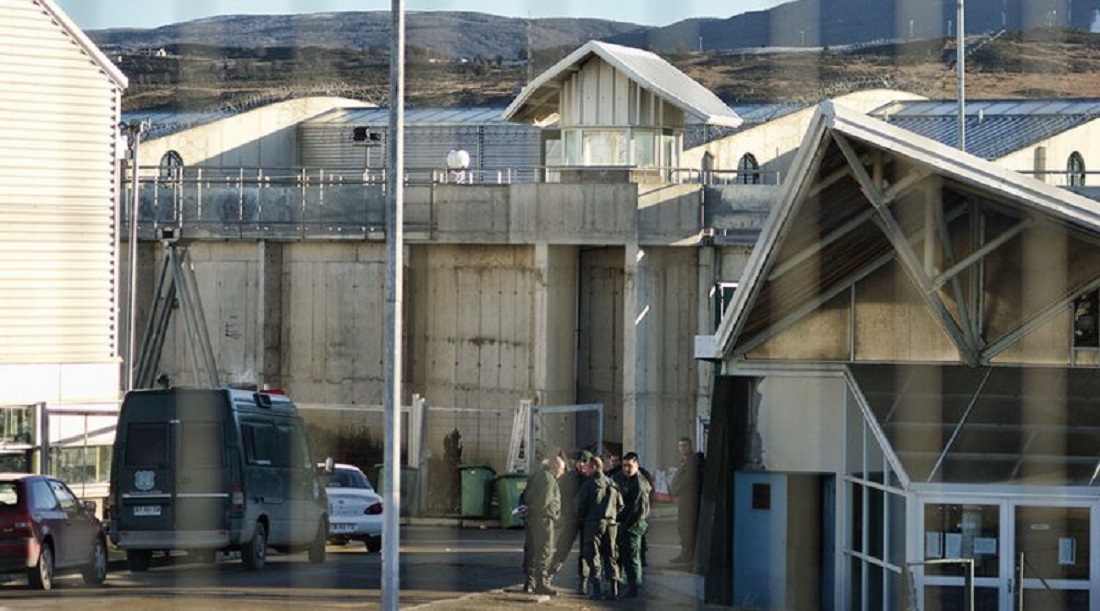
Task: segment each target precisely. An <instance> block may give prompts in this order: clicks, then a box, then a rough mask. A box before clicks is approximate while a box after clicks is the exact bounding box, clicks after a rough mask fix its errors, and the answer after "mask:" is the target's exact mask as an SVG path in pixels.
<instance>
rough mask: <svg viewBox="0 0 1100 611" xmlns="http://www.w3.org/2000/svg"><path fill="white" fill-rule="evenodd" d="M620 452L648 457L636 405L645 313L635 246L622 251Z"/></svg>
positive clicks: (639, 251)
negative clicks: (621, 406) (632, 451)
mask: <svg viewBox="0 0 1100 611" xmlns="http://www.w3.org/2000/svg"><path fill="white" fill-rule="evenodd" d="M623 255H624V256H623V339H622V342H623V346H622V347H623V349H622V354H623V363H622V367H623V433H622V439H623V449H624V451H629V450H630V449H634V450H636V451H638V452H639V453H641V454H642V455H643V456H649V455H650V453H649V452H648V451H647V450H648V448H644V447H643V445H644V443H645V430H646V422H645V420H646V419H645V414H644V410H642V409H640V408H639V401H638V382H639V380H638V359H639V358H640V357H641V354H642V351H640V350H639V349H638V337H639V335H638V324H639V322H640V317H641V316H643V315H644V313H645V303H643V302H644V301H645V293H644V291H640V290H639V287H638V280H639V277H640V276H639V275H638V268H639V266H640V264H641V259H642V257H644V256H645V251H643V250H642V249H641V248H639V247H638V244H637V243H630V244H627V245H626V246H625V247H624V248H623Z"/></svg>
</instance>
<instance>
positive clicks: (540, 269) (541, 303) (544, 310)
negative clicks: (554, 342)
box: [531, 242, 550, 405]
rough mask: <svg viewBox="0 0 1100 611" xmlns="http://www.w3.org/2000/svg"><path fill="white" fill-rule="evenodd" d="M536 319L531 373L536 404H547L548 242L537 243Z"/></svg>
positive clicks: (548, 326)
mask: <svg viewBox="0 0 1100 611" xmlns="http://www.w3.org/2000/svg"><path fill="white" fill-rule="evenodd" d="M535 278H536V280H535V313H534V316H535V320H534V321H533V322H534V330H533V335H534V337H533V338H532V339H533V340H534V341H533V352H534V354H532V355H531V358H532V360H533V361H534V371H533V372H532V374H531V379H532V382H533V383H534V384H533V386H534V391H535V396H534V397H532V399H534V400H535V404H536V405H545V404H546V397H545V396H544V395H545V392H546V388H547V383H548V375H549V374H548V370H547V366H548V363H547V357H548V354H547V353H548V347H549V339H550V338H549V333H550V311H549V308H550V296H549V294H548V293H549V287H550V246H549V244H547V243H546V242H539V243H537V244H535Z"/></svg>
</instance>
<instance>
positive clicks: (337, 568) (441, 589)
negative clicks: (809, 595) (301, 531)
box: [0, 526, 695, 611]
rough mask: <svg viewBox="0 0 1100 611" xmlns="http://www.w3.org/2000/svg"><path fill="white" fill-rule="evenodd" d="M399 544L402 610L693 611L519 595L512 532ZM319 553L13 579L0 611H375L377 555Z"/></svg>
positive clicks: (666, 601)
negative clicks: (95, 581)
mask: <svg viewBox="0 0 1100 611" xmlns="http://www.w3.org/2000/svg"><path fill="white" fill-rule="evenodd" d="M666 539H667V537H666V536H662V534H661V532H660V530H658V531H657V532H655V533H654V537H653V538H652V539H651V543H650V552H651V558H652V559H653V560H654V562H653V564H654V566H653V567H652V568H651V569H650V574H651V575H652V576H653V578H654V580H653V583H654V584H656V583H657V582H660V581H661V580H662V579H664V580H665V581H666V582H667V581H668V580H669V579H671V578H676V576H677V573H675V572H671V571H667V570H666V569H663V568H661V567H660V565H661V563H662V561H663V559H665V558H670V557H671V556H673V555H675V553H676V552H677V551H678V549H677V547H676V546H675V545H673V544H672V541H670V540H666ZM401 547H402V550H401V596H400V598H401V606H402V607H403V608H412V607H418V606H422V605H429V606H430V609H431V610H432V611H445V610H459V609H471V610H475V609H476V610H479V611H486V610H488V609H499V608H504V609H514V608H530V607H531V606H532V605H537V607H538V608H539V609H598V608H605V607H609V606H613V607H623V606H624V605H625V608H651V609H671V608H693V607H695V603H694V601H693V600H692V599H691V598H690V597H685V596H682V595H681V594H679V593H677V592H675V591H674V590H670V589H668V588H659V587H658V586H657V585H653V586H651V588H650V590H651V593H650V596H649V598H648V600H647V601H639V602H636V603H618V604H614V605H610V604H608V605H604V604H602V603H593V602H590V601H587V600H585V599H582V598H580V597H576V596H568V595H563V596H560V597H558V598H556V599H552V600H548V599H545V598H542V599H537V598H536V597H533V596H529V595H524V594H519V593H517V592H515V588H516V587H517V586H518V585H519V584H520V583H522V574H521V573H520V569H519V564H520V561H521V558H522V547H523V531H520V530H497V529H487V530H478V529H458V528H451V527H426V526H413V527H404V529H403V531H402V545H401ZM328 552H329V555H328V560H327V562H325V563H324V564H310V563H309V562H308V560H307V559H306V555H305V554H304V553H303V554H292V555H279V554H274V553H273V554H271V555H270V556H269V557H268V566H267V567H266V568H265V569H264V570H263V571H259V572H252V571H246V570H245V569H244V568H243V567H242V566H241V564H240V562H239V561H235V560H224V559H223V560H221V561H219V562H217V563H215V564H200V563H197V562H193V561H190V560H189V559H187V558H186V557H179V558H175V559H172V560H164V561H160V562H155V564H154V567H153V569H152V570H150V571H148V572H146V573H130V572H129V571H126V570H121V571H114V572H112V573H111V574H110V575H109V576H108V578H107V583H106V584H105V585H104V586H103V587H99V588H93V587H87V586H85V585H84V584H83V583H82V582H81V580H80V578H79V576H67V577H62V578H59V579H58V583H57V586H56V588H55V589H54V591H52V592H49V593H42V592H38V591H34V590H30V589H29V588H27V586H26V585H25V580H24V579H23V578H22V577H21V576H20V577H18V578H15V579H9V580H8V583H5V584H3V585H0V611H6V610H7V609H80V611H139V610H140V611H145V610H150V611H160V610H169V609H172V610H174V609H227V610H229V609H232V610H253V609H255V610H259V609H310V610H311V611H312V610H315V609H377V608H378V607H379V604H380V600H381V592H380V587H381V572H382V559H381V556H380V555H378V554H367V553H366V551H365V549H364V548H363V546H362V545H361V544H358V543H352V544H350V545H348V546H329V548H328ZM574 554H575V553H574ZM574 557H575V556H574ZM571 560H572V558H571ZM569 564H570V565H574V563H573V562H570V563H569ZM0 579H3V577H0ZM560 581H561V582H562V583H561V584H560V585H561V588H562V590H563V594H565V593H566V592H567V591H568V590H569V589H571V588H572V587H573V585H574V584H575V582H576V573H575V570H574V569H573V568H572V566H570V567H567V570H566V571H564V574H563V575H562V578H561V580H560ZM658 590H660V591H658Z"/></svg>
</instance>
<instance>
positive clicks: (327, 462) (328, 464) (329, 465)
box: [325, 456, 336, 475]
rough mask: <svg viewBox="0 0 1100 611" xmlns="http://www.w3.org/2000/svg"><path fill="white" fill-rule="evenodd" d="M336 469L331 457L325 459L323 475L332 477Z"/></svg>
mask: <svg viewBox="0 0 1100 611" xmlns="http://www.w3.org/2000/svg"><path fill="white" fill-rule="evenodd" d="M335 468H336V461H335V460H333V459H332V457H331V456H329V457H328V458H326V459H325V474H326V475H332V472H333V470H334V469H335Z"/></svg>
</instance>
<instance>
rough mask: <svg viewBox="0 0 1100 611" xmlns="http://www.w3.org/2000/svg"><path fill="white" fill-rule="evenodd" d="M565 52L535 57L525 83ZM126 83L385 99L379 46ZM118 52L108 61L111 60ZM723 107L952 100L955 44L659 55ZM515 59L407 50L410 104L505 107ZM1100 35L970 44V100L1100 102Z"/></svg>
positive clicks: (170, 68) (136, 93)
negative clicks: (893, 94) (849, 99)
mask: <svg viewBox="0 0 1100 611" xmlns="http://www.w3.org/2000/svg"><path fill="white" fill-rule="evenodd" d="M569 50H571V49H570V48H556V49H552V50H542V51H539V52H538V53H537V54H536V55H535V57H534V61H533V62H532V66H531V71H530V73H532V74H538V72H539V71H541V70H544V69H546V68H547V67H548V66H550V65H552V63H553V62H554V61H556V60H557V59H559V58H560V57H561V56H562V55H563V54H564V53H566V52H568V51H569ZM111 53H112V59H115V60H116V61H117V62H118V63H119V66H120V67H121V68H122V69H123V71H124V72H126V73H127V75H128V76H129V77H130V79H131V86H130V88H129V90H128V91H127V93H126V96H125V98H124V105H125V107H126V108H127V109H137V108H186V109H209V108H219V107H220V108H245V107H251V106H255V105H258V104H263V103H267V102H273V101H277V100H281V99H287V98H290V97H297V96H301V95H309V94H325V95H343V96H349V97H354V98H358V99H363V100H367V101H371V102H375V103H379V104H385V103H386V97H387V95H388V92H389V85H388V78H389V62H388V58H387V57H385V56H384V54H383V53H382V52H381V51H380V50H378V49H366V50H356V49H348V48H329V47H270V48H257V49H239V48H224V47H207V46H196V45H175V46H170V47H167V48H165V53H164V55H163V56H157V55H156V54H155V53H152V52H149V51H112V52H111ZM116 53H117V55H116ZM664 56H665V57H666V58H667V59H668V60H669V61H671V62H672V63H673V64H675V65H676V66H678V67H679V68H680V69H682V70H684V71H685V72H686V73H687V74H689V75H690V76H692V77H693V78H695V79H697V80H698V81H700V82H702V83H703V84H704V85H706V86H707V87H709V88H710V89H711V90H713V91H714V92H715V93H717V94H718V96H719V97H721V98H722V99H723V100H725V101H726V102H727V103H730V104H738V103H750V102H781V101H800V102H816V101H818V100H821V99H824V98H827V97H831V96H834V95H837V94H840V93H846V92H849V91H854V90H859V89H866V88H871V87H891V88H897V89H904V90H908V91H912V92H914V93H919V94H922V95H926V96H929V97H933V98H950V97H953V96H954V95H955V88H956V81H955V71H954V68H953V65H952V64H953V60H954V56H955V51H954V45H953V40H951V39H929V40H924V41H915V42H909V43H900V44H886V45H881V46H861V47H858V48H844V49H829V48H818V49H799V50H785V51H778V50H771V51H769V50H767V49H758V50H752V51H745V52H738V53H727V54H711V53H703V54H698V53H680V54H665V55H664ZM528 73H529V71H528V68H527V65H526V63H525V62H524V61H522V60H520V59H516V58H505V57H501V56H496V57H483V56H477V57H474V58H472V59H467V60H455V59H453V58H450V57H439V56H435V55H433V54H432V53H430V52H427V51H425V50H421V49H415V48H414V49H410V52H409V54H408V69H407V84H406V89H407V95H408V100H409V103H410V104H412V105H419V106H428V105H460V104H461V105H480V104H507V103H508V102H509V101H510V100H511V99H512V98H513V97H514V95H515V92H516V91H517V90H518V88H519V87H521V86H522V85H523V84H524V83H525V82H526V80H527V77H528ZM1098 73H1100V34H1090V33H1084V32H1080V31H1076V30H1067V29H1063V28H1040V29H1036V30H1031V31H1029V32H1027V33H1018V34H1002V35H999V36H996V37H993V38H988V39H982V40H977V41H975V42H973V43H971V48H970V49H969V52H968V58H967V94H968V96H969V97H971V98H1021V97H1095V98H1100V79H1098V78H1096V74H1098Z"/></svg>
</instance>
